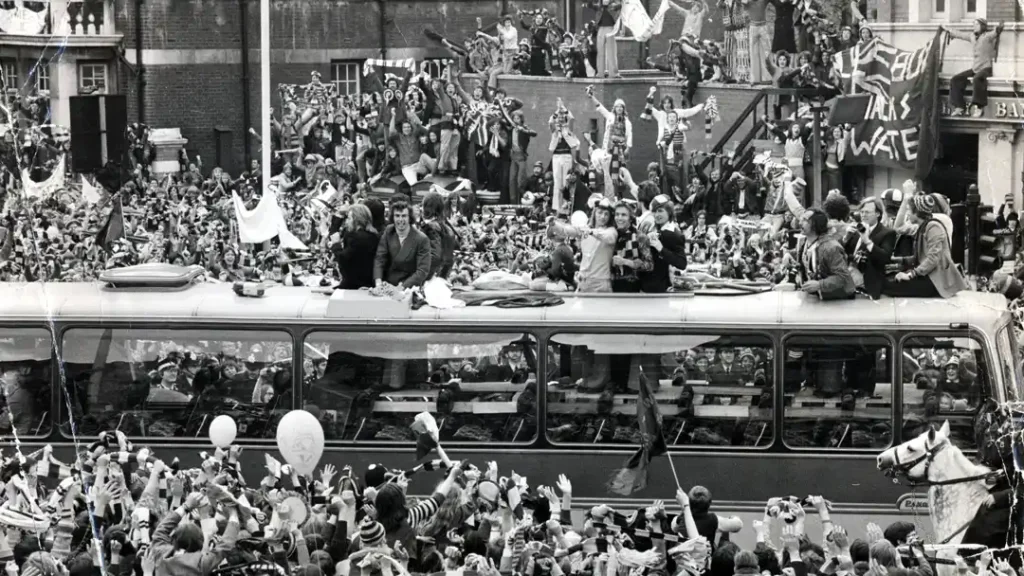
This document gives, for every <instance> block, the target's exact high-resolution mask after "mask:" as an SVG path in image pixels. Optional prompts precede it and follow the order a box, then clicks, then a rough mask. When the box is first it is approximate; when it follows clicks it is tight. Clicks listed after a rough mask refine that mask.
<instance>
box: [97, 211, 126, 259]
mask: <svg viewBox="0 0 1024 576" xmlns="http://www.w3.org/2000/svg"><path fill="white" fill-rule="evenodd" d="M124 235H125V230H124V207H123V206H121V199H120V198H115V199H114V208H113V209H112V210H111V211H110V216H108V217H107V222H106V224H104V225H103V227H102V228H100V231H99V233H97V234H96V244H98V245H99V246H100V248H103V249H104V250H105V251H107V252H110V251H111V250H112V247H113V245H114V242H116V241H118V240H120V239H121V238H122V237H124Z"/></svg>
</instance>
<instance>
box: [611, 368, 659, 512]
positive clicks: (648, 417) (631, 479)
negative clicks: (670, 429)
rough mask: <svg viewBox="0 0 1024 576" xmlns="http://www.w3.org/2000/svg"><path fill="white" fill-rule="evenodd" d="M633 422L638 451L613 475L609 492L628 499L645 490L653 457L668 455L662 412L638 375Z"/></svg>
mask: <svg viewBox="0 0 1024 576" xmlns="http://www.w3.org/2000/svg"><path fill="white" fill-rule="evenodd" d="M636 421H637V426H639V428H640V449H639V450H637V451H636V453H635V454H633V455H632V456H630V458H629V460H627V461H626V464H625V466H624V467H623V468H622V469H621V470H619V471H617V472H616V473H615V474H614V475H612V478H611V480H609V481H608V491H610V492H613V493H615V494H620V495H622V496H629V495H630V494H632V493H634V492H638V491H640V490H643V489H644V488H646V487H647V466H648V465H649V464H650V463H651V460H653V459H654V458H655V457H656V456H660V455H662V454H664V453H666V452H668V446H667V444H666V443H665V435H664V433H663V431H662V429H661V412H659V411H658V403H657V400H655V398H654V393H653V392H651V386H650V384H649V383H648V382H647V376H646V375H645V374H644V373H643V372H642V371H641V372H640V392H639V394H638V396H637V402H636Z"/></svg>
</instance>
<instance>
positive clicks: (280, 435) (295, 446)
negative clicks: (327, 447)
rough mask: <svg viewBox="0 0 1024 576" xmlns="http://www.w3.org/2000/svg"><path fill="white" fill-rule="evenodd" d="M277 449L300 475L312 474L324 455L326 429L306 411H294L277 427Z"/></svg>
mask: <svg viewBox="0 0 1024 576" xmlns="http://www.w3.org/2000/svg"><path fill="white" fill-rule="evenodd" d="M277 449H278V450H279V451H280V452H281V455H282V456H284V459H285V461H286V462H288V464H290V465H291V466H292V468H295V471H296V472H298V473H299V474H312V473H313V470H314V469H316V465H317V464H319V463H320V457H321V456H323V453H324V429H323V427H322V426H320V421H319V420H317V419H316V417H315V416H313V415H312V414H310V413H309V412H306V411H305V410H292V411H291V412H289V413H287V414H285V415H284V418H282V419H281V422H280V423H279V424H278V425H277Z"/></svg>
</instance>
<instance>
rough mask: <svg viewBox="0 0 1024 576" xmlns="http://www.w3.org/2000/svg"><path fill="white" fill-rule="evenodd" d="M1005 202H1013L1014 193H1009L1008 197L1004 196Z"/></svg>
mask: <svg viewBox="0 0 1024 576" xmlns="http://www.w3.org/2000/svg"><path fill="white" fill-rule="evenodd" d="M1003 200H1005V201H1007V202H1013V192H1007V193H1006V196H1003Z"/></svg>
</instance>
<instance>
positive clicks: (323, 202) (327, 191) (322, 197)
mask: <svg viewBox="0 0 1024 576" xmlns="http://www.w3.org/2000/svg"><path fill="white" fill-rule="evenodd" d="M337 195H338V190H337V189H335V187H334V186H332V185H331V183H330V182H328V181H327V180H321V181H320V185H319V186H317V188H316V197H315V198H313V200H314V201H315V202H317V203H319V205H320V206H319V208H321V209H325V208H330V207H331V206H334V198H335V196H337Z"/></svg>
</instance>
